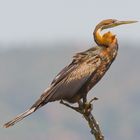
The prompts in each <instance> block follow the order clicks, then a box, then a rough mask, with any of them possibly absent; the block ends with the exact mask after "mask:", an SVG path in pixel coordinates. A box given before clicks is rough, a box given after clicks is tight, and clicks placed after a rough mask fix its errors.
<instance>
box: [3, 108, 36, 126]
mask: <svg viewBox="0 0 140 140" xmlns="http://www.w3.org/2000/svg"><path fill="white" fill-rule="evenodd" d="M33 112H35V107H34V108H31V109H28V110H27V111H25V112H23V113H21V114H19V115H18V116H16V117H15V118H14V119H12V120H11V121H9V122H7V123H5V124H4V125H3V127H5V128H8V127H11V126H13V125H14V124H15V123H17V122H19V121H21V120H22V119H23V118H25V117H27V116H28V115H30V114H32V113H33Z"/></svg>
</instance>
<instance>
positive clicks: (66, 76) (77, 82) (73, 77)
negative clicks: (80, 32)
mask: <svg viewBox="0 0 140 140" xmlns="http://www.w3.org/2000/svg"><path fill="white" fill-rule="evenodd" d="M80 58H81V59H80ZM100 64H101V59H100V57H99V56H98V55H97V54H96V53H93V54H92V55H91V54H88V53H87V51H85V53H84V52H82V53H78V54H76V55H75V56H74V59H73V61H72V63H71V64H70V65H68V66H67V67H65V68H64V69H63V70H62V71H61V72H60V73H59V74H58V75H57V76H56V77H55V79H54V80H53V81H52V83H51V85H50V87H49V88H48V89H46V90H45V91H44V93H43V94H42V95H41V97H40V99H39V100H38V101H37V102H36V103H35V104H34V105H33V107H35V106H38V107H39V106H42V105H44V104H46V103H47V102H50V101H55V100H60V99H66V100H67V99H70V98H72V97H73V96H74V95H75V94H76V93H77V92H78V91H79V90H80V89H81V87H82V86H83V85H84V84H85V83H86V82H87V81H88V79H89V78H90V77H91V75H92V74H93V73H94V72H95V71H96V70H97V68H98V67H99V66H100Z"/></svg>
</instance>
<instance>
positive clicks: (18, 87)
mask: <svg viewBox="0 0 140 140" xmlns="http://www.w3.org/2000/svg"><path fill="white" fill-rule="evenodd" d="M139 5H140V2H139V1H138V0H133V1H127V0H123V1H122V0H117V1H111V0H106V1H101V0H98V1H97V0H86V1H85V0H76V1H75V0H70V1H69V0H59V1H57V0H40V1H38V0H24V1H23V0H12V1H10V0H5V1H2V0H0V78H1V80H0V97H1V98H0V125H1V126H2V125H3V123H4V122H6V121H8V120H9V119H11V118H12V117H13V116H15V115H17V114H18V113H21V112H22V111H25V110H26V109H27V108H28V107H30V106H31V105H32V103H34V101H35V100H36V99H37V98H38V97H39V96H40V95H41V93H42V91H44V89H45V88H47V87H48V85H49V83H50V82H51V81H52V79H53V78H54V76H55V75H56V74H57V73H58V72H59V71H60V70H61V69H62V68H63V67H64V66H66V65H68V64H69V63H70V62H71V60H72V56H73V55H74V54H75V53H76V52H79V51H84V50H86V49H88V48H90V47H92V46H94V45H95V43H94V41H93V38H92V32H93V29H94V27H95V25H96V24H97V23H98V22H99V21H101V20H103V19H107V18H115V19H118V20H129V19H131V20H140V16H139V14H138V13H140V9H139ZM111 31H113V32H114V33H115V34H117V37H118V41H119V47H120V48H119V54H118V57H117V59H116V61H115V62H114V63H113V64H112V66H111V68H110V69H109V71H108V72H107V74H106V75H105V77H104V78H103V79H102V80H101V81H100V82H99V83H98V84H97V85H96V86H95V87H94V88H93V89H92V90H91V91H90V93H89V94H88V95H89V96H88V97H89V98H92V97H94V96H96V97H98V98H99V100H98V101H97V102H95V103H94V110H93V114H94V116H95V118H96V120H98V122H99V124H100V126H101V129H102V131H103V134H104V136H105V139H107V140H112V139H113V140H118V139H123V140H132V139H139V138H140V133H139V132H140V109H139V107H140V93H139V92H140V86H139V84H140V74H139V72H140V40H139V39H140V35H139V33H140V25H139V23H137V24H132V25H125V26H120V27H118V28H114V29H111ZM0 139H3V140H9V139H10V140H19V139H20V140H24V139H34V140H46V139H47V140H58V139H61V140H71V139H73V140H86V139H89V140H90V139H93V138H92V135H91V134H90V130H89V128H88V126H87V123H86V121H85V120H84V119H83V118H82V116H80V115H79V114H78V113H75V112H74V111H73V110H70V109H68V108H66V107H65V106H63V105H60V104H59V103H58V102H54V103H50V104H48V105H46V106H44V107H43V108H41V109H40V110H38V111H37V112H36V113H34V114H33V115H31V116H29V117H28V118H26V119H25V120H23V121H22V122H20V123H18V124H17V125H15V126H14V127H12V128H10V129H4V128H0Z"/></svg>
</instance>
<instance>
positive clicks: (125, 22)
mask: <svg viewBox="0 0 140 140" xmlns="http://www.w3.org/2000/svg"><path fill="white" fill-rule="evenodd" d="M136 22H138V21H135V20H128V21H116V22H115V23H114V27H115V26H119V25H122V24H132V23H136Z"/></svg>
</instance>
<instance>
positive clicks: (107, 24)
mask: <svg viewBox="0 0 140 140" xmlns="http://www.w3.org/2000/svg"><path fill="white" fill-rule="evenodd" d="M134 22H136V21H117V20H114V19H108V20H104V21H102V22H100V23H99V24H98V25H97V26H96V28H95V30H94V32H93V36H94V40H95V42H96V43H97V45H98V46H95V47H93V48H91V49H89V50H86V51H84V52H81V53H77V54H76V55H75V56H74V57H73V61H72V62H71V64H70V65H68V66H66V67H65V68H64V69H63V70H62V71H61V72H60V73H59V74H58V75H57V76H56V77H55V79H54V80H53V81H52V83H51V85H50V86H49V88H47V89H46V90H45V91H44V93H43V94H42V95H41V96H40V98H39V99H38V100H37V101H36V102H35V103H34V104H33V105H32V106H31V108H30V109H29V110H27V111H25V112H24V113H22V114H20V115H18V116H16V117H15V118H14V119H13V120H11V121H9V122H8V123H6V124H4V127H6V128H7V127H10V126H12V125H14V124H15V123H16V122H18V121H20V120H22V119H23V118H25V117H26V116H28V115H30V114H32V113H33V112H35V111H36V110H37V109H39V108H40V107H42V106H43V105H45V104H47V103H48V102H52V101H57V100H65V101H67V102H69V103H76V102H79V100H80V99H83V100H84V102H85V101H86V96H87V93H88V91H89V90H90V89H91V88H92V87H93V86H94V85H95V84H96V83H97V82H98V81H99V80H100V79H101V78H102V77H103V75H104V74H105V73H106V71H107V70H108V69H109V67H110V65H111V64H112V62H113V61H114V59H115V57H116V55H117V51H118V43H117V38H116V36H115V35H113V34H112V33H111V32H107V33H105V34H103V35H101V33H100V32H101V31H102V30H103V29H107V28H112V27H115V26H118V25H121V24H129V23H134Z"/></svg>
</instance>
